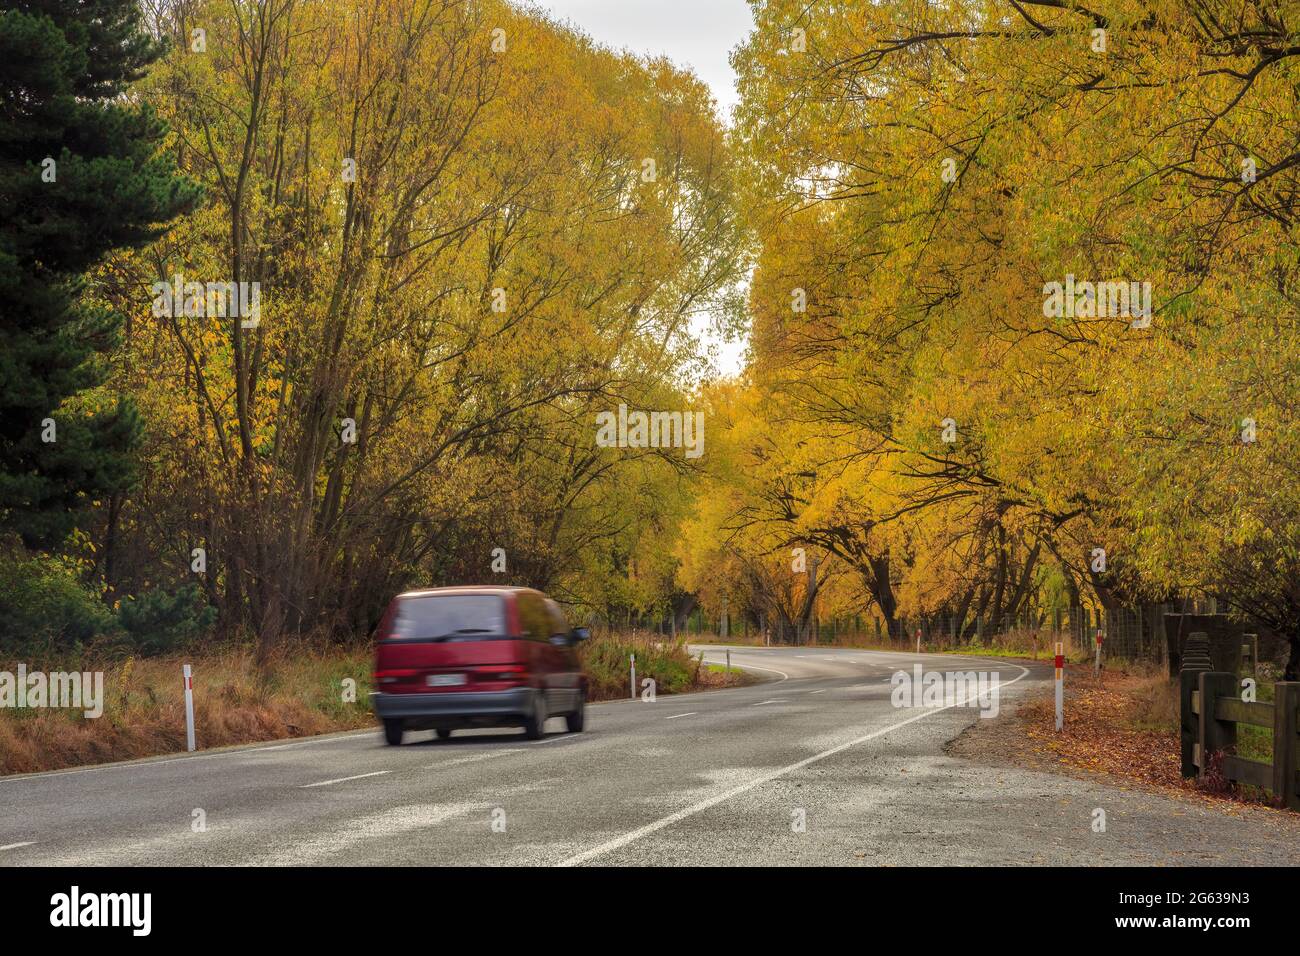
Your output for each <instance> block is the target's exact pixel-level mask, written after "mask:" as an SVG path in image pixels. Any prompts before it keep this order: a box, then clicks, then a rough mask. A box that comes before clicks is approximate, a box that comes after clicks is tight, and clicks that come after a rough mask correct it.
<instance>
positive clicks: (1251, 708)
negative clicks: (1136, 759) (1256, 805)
mask: <svg viewBox="0 0 1300 956" xmlns="http://www.w3.org/2000/svg"><path fill="white" fill-rule="evenodd" d="M1180 680H1181V687H1180V693H1181V698H1180V699H1181V710H1182V735H1181V736H1182V771H1183V776H1184V777H1199V778H1201V779H1204V778H1205V777H1206V775H1207V773H1212V772H1214V765H1215V763H1216V762H1217V763H1218V767H1217V772H1218V773H1219V774H1221V775H1222V776H1223V777H1224V778H1225V779H1226V780H1230V781H1233V782H1235V783H1248V784H1253V785H1254V786H1256V787H1259V788H1261V789H1263V790H1267V791H1269V792H1270V793H1272V794H1273V796H1274V797H1276V798H1277V799H1278V800H1279V801H1280V802H1281V803H1282V805H1283V806H1286V807H1288V808H1289V809H1292V810H1300V713H1298V712H1300V681H1280V682H1278V683H1276V684H1274V685H1273V702H1272V703H1264V702H1262V701H1245V700H1242V699H1241V683H1240V681H1239V679H1238V677H1237V675H1236V674H1230V673H1225V672H1223V671H1204V670H1202V671H1197V670H1184V671H1183V672H1182V674H1181V675H1180ZM1238 724H1248V725H1250V726H1253V727H1264V728H1269V729H1271V730H1272V731H1273V748H1272V749H1273V759H1272V761H1271V762H1269V763H1264V762H1262V761H1259V760H1247V759H1246V758H1244V757H1239V756H1237V755H1236V753H1235V751H1236V746H1237V725H1238ZM1216 755H1221V758H1222V759H1221V760H1218V761H1216V759H1215V757H1216Z"/></svg>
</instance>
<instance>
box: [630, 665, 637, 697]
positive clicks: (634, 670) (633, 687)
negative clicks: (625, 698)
mask: <svg viewBox="0 0 1300 956" xmlns="http://www.w3.org/2000/svg"><path fill="white" fill-rule="evenodd" d="M630 696H631V698H632V699H633V700H636V655H635V654H633V655H632V693H631V695H630Z"/></svg>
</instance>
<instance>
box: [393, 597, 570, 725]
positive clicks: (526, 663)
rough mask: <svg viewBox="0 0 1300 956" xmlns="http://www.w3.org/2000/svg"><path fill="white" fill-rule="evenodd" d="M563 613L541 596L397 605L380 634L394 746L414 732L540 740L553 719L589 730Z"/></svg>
mask: <svg viewBox="0 0 1300 956" xmlns="http://www.w3.org/2000/svg"><path fill="white" fill-rule="evenodd" d="M586 638H587V629H586V628H584V627H576V628H572V629H570V627H569V625H568V624H567V623H566V622H565V620H564V614H563V612H561V611H560V608H559V605H557V604H556V603H555V602H554V601H552V600H551V599H549V598H548V597H546V595H544V594H542V593H541V592H540V591H534V590H532V589H531V588H510V587H453V588H430V589H427V590H422V591H407V592H406V593H405V594H399V595H397V597H395V598H393V600H392V602H391V603H390V604H389V605H388V610H387V611H385V612H384V617H383V620H381V621H380V623H379V628H378V630H376V632H375V691H374V693H373V694H372V697H373V699H374V707H375V713H376V714H378V715H379V718H380V720H382V721H383V722H384V739H385V740H387V741H388V742H389V743H390V744H393V745H397V744H400V743H401V742H402V734H403V732H405V731H407V730H429V729H432V730H436V731H437V732H438V736H439V737H443V738H446V737H450V736H451V732H452V731H453V730H454V729H456V728H457V727H502V726H505V727H509V726H520V725H522V726H523V728H524V733H525V734H526V735H527V736H528V737H529V739H531V740H536V739H537V738H539V737H541V736H542V734H543V733H544V729H545V725H546V719H547V718H548V717H558V716H563V717H564V719H565V722H566V723H567V724H568V728H569V730H570V731H580V730H582V724H583V716H584V713H585V710H586V703H587V679H586V678H585V677H584V676H583V674H582V671H581V668H580V667H579V664H578V655H577V652H576V650H575V645H576V644H577V643H578V641H581V640H585V639H586Z"/></svg>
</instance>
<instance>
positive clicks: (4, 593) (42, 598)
mask: <svg viewBox="0 0 1300 956" xmlns="http://www.w3.org/2000/svg"><path fill="white" fill-rule="evenodd" d="M113 623H114V622H113V614H112V612H111V611H110V610H109V609H108V608H107V607H105V606H104V604H103V602H102V601H100V599H99V597H98V595H96V594H95V593H93V592H92V591H91V590H90V589H88V588H87V587H86V586H85V585H83V584H82V583H81V582H80V581H79V580H78V577H77V574H76V572H75V571H74V570H73V569H72V568H70V567H69V566H67V565H65V564H64V563H62V562H60V561H57V560H54V559H52V558H48V557H45V556H43V555H37V556H33V557H30V558H23V557H12V556H9V557H0V646H3V647H4V648H6V649H14V650H18V649H31V648H36V647H49V648H53V649H55V650H60V651H66V650H72V649H76V648H77V647H78V645H82V644H85V643H87V642H89V641H90V640H92V639H93V638H95V637H98V636H101V635H103V634H107V633H109V632H111V631H112V629H113Z"/></svg>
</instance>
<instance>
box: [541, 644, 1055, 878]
mask: <svg viewBox="0 0 1300 956" xmlns="http://www.w3.org/2000/svg"><path fill="white" fill-rule="evenodd" d="M953 656H954V657H956V656H957V655H953ZM985 660H986V661H987V662H988V663H993V664H1003V665H1006V664H1009V663H1010V662H1009V661H995V660H992V659H989V658H985ZM1010 666H1012V667H1016V668H1019V669H1020V674H1019V675H1018V676H1016V677H1014V678H1012V679H1011V680H1009V681H1007V682H1006V683H1005V684H1000V685H999V686H1000V687H1010V686H1011V685H1012V684H1014V683H1015V682H1016V681H1018V680H1020V679H1021V678H1022V677H1024V676H1026V675H1027V674H1028V673H1029V668H1027V667H1020V665H1019V664H1011V665H1010ZM956 706H958V705H957V704H956V703H952V704H948V705H947V706H945V707H933V708H927V709H926V710H924V711H922V712H921V713H919V714H917V715H916V716H915V717H909V718H907V720H900V721H899V722H898V723H896V724H891V725H889V726H888V727H882V728H881V729H880V730H873V731H872V732H871V733H869V734H864V735H863V736H861V737H858V738H856V739H854V740H850V741H848V742H847V743H842V744H840V745H838V746H836V747H832V748H830V749H829V750H823V751H822V752H821V753H819V754H813V755H812V756H811V757H805V758H804V759H803V760H800V761H798V762H797V763H792V764H790V765H789V766H786V767H781V768H780V769H778V770H772V771H770V772H768V773H765V774H760V775H759V776H757V777H755V778H754V779H753V780H750V781H748V782H746V783H742V784H741V785H740V786H738V787H732V788H731V789H730V790H727V791H726V792H724V793H720V794H718V795H717V796H715V797H709V798H708V799H707V800H701V801H700V802H699V803H693V804H691V805H690V806H689V807H684V808H683V809H681V810H678V811H677V812H676V813H670V814H668V816H666V817H662V818H660V819H658V820H656V821H654V823H647V824H646V825H645V826H643V827H641V828H640V829H638V830H633V831H632V832H631V833H625V834H623V835H622V836H621V837H615V838H614V839H613V840H609V841H607V842H605V843H602V844H600V845H599V846H594V847H592V848H591V849H590V850H586V851H584V852H582V853H579V854H577V855H576V856H571V857H569V858H568V859H567V860H561V861H560V862H559V863H557V864H556V866H580V865H581V864H583V863H586V862H587V861H588V860H593V859H595V858H596V857H598V856H604V855H605V854H606V853H610V852H613V851H614V850H618V849H621V848H623V847H625V846H627V845H628V844H629V843H634V842H636V841H637V840H639V839H641V838H642V837H645V836H649V835H650V834H651V833H656V832H658V831H659V830H662V829H663V828H664V827H668V826H672V825H673V824H674V823H678V822H680V821H682V820H685V819H686V818H687V817H692V816H694V815H695V814H697V813H700V812H702V811H704V810H708V809H709V808H710V807H715V806H717V805H718V804H719V803H724V802H725V801H727V800H730V799H731V798H732V797H738V796H740V794H742V793H747V792H748V791H750V790H753V789H754V788H755V787H760V786H762V785H763V784H765V783H768V782H770V781H772V780H775V779H777V778H778V777H783V776H785V775H786V774H788V773H792V772H794V771H795V770H802V769H803V768H804V767H807V766H808V765H810V764H814V763H817V762H818V761H819V760H825V759H826V758H827V757H831V756H834V755H835V754H837V753H840V752H841V751H844V750H848V749H849V748H850V747H856V746H857V745H858V744H862V743H866V742H867V741H868V740H874V739H875V738H876V737H880V736H883V735H884V734H887V733H889V732H890V731H891V730H898V729H899V728H900V727H906V726H907V725H908V724H914V723H916V722H917V721H918V720H925V718H927V717H930V716H932V715H934V714H940V713H943V712H944V711H945V710H951V709H952V708H953V707H956Z"/></svg>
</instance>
